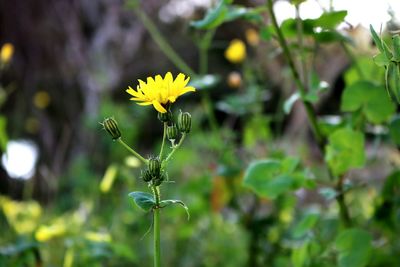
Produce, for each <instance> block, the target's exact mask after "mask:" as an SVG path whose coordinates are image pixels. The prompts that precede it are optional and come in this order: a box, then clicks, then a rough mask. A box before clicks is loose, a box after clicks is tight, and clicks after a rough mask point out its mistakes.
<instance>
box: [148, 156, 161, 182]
mask: <svg viewBox="0 0 400 267" xmlns="http://www.w3.org/2000/svg"><path fill="white" fill-rule="evenodd" d="M160 170H161V162H160V159H159V158H158V157H152V158H150V159H149V171H150V174H151V175H152V176H155V177H158V176H159V175H160Z"/></svg>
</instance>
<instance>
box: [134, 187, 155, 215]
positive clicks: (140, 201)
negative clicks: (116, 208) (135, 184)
mask: <svg viewBox="0 0 400 267" xmlns="http://www.w3.org/2000/svg"><path fill="white" fill-rule="evenodd" d="M129 197H131V198H132V199H133V201H134V202H135V204H136V205H137V206H138V207H139V208H141V209H142V210H144V211H146V212H148V211H150V210H151V209H152V208H153V207H154V206H155V205H156V202H155V201H154V197H153V195H152V194H149V193H146V192H140V191H135V192H131V193H129Z"/></svg>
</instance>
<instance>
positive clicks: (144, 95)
mask: <svg viewBox="0 0 400 267" xmlns="http://www.w3.org/2000/svg"><path fill="white" fill-rule="evenodd" d="M189 79H190V77H187V78H185V75H184V74H182V73H179V75H178V76H177V77H176V79H175V80H174V78H173V76H172V74H171V72H167V74H165V77H164V79H163V78H162V77H161V75H157V76H156V77H155V78H154V79H153V77H148V78H147V83H146V82H144V81H142V80H139V85H138V86H137V88H136V91H135V90H133V89H132V87H130V86H129V88H128V89H127V90H126V92H127V93H128V94H130V95H132V96H133V97H132V98H131V99H130V100H133V101H136V102H137V104H138V105H141V106H147V105H153V107H154V108H155V109H156V110H157V111H158V112H160V113H166V112H167V108H168V105H169V104H172V103H174V102H175V101H176V99H177V98H178V97H179V96H181V95H183V94H185V93H187V92H194V91H196V89H195V88H194V87H192V86H186V85H187V84H188V82H189Z"/></svg>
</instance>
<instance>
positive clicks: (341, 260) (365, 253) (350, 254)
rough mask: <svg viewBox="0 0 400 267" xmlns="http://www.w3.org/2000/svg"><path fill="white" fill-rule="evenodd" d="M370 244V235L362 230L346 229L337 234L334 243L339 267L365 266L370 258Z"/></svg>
mask: <svg viewBox="0 0 400 267" xmlns="http://www.w3.org/2000/svg"><path fill="white" fill-rule="evenodd" d="M371 242H372V238H371V235H370V234H369V233H368V232H366V231H365V230H362V229H358V228H353V229H348V230H345V231H343V232H342V233H341V234H339V235H338V237H337V238H336V241H335V246H336V248H337V250H338V251H339V255H338V265H339V267H364V266H367V264H368V262H369V260H370V257H371V251H372V245H371Z"/></svg>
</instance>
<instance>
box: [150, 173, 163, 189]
mask: <svg viewBox="0 0 400 267" xmlns="http://www.w3.org/2000/svg"><path fill="white" fill-rule="evenodd" d="M164 180H165V173H161V174H160V175H159V176H158V177H156V178H154V179H153V185H154V186H159V185H161V184H162V182H163V181H164Z"/></svg>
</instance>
